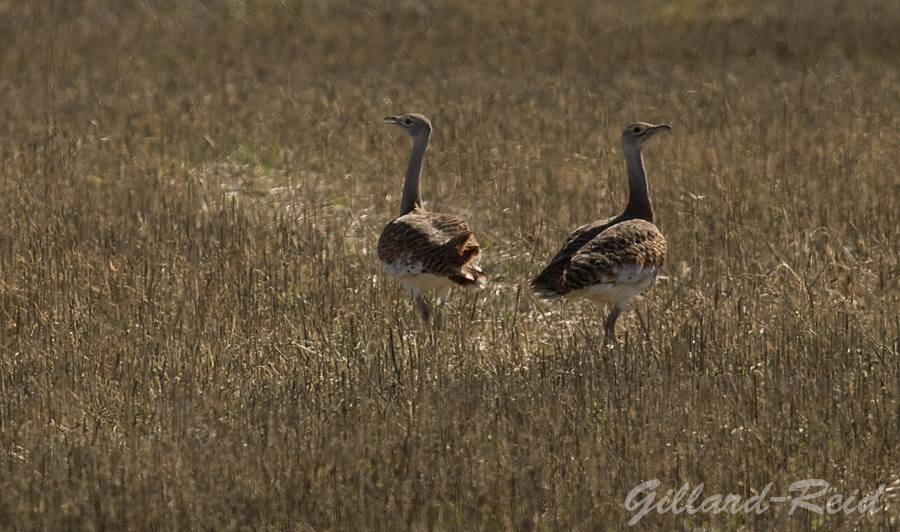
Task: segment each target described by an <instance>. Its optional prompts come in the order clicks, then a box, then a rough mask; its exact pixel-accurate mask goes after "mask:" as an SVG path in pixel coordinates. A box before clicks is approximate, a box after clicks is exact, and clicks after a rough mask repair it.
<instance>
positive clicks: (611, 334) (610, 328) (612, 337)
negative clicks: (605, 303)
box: [606, 305, 622, 346]
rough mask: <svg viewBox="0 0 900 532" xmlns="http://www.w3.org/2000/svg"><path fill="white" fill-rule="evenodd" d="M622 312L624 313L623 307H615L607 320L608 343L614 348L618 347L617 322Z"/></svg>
mask: <svg viewBox="0 0 900 532" xmlns="http://www.w3.org/2000/svg"><path fill="white" fill-rule="evenodd" d="M620 312H622V307H620V306H619V305H615V306H613V308H612V310H610V311H609V316H607V318H606V342H607V343H608V344H610V345H613V346H615V345H617V342H616V320H617V319H618V318H619V313H620Z"/></svg>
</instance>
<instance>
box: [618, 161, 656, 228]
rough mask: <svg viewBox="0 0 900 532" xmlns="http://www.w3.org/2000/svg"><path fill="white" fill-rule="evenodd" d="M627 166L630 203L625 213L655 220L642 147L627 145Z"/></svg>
mask: <svg viewBox="0 0 900 532" xmlns="http://www.w3.org/2000/svg"><path fill="white" fill-rule="evenodd" d="M625 166H626V169H627V171H628V205H627V206H626V207H625V213H624V214H625V215H626V216H633V217H635V218H641V219H643V220H647V221H648V222H653V206H651V205H650V191H649V190H648V188H647V174H646V173H645V172H644V159H643V157H642V156H641V150H640V148H637V147H636V146H625Z"/></svg>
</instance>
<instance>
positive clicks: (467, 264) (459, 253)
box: [441, 231, 487, 286]
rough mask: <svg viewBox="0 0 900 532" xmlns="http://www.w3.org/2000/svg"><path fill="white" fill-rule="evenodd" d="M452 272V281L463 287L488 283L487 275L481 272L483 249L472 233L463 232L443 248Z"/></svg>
mask: <svg viewBox="0 0 900 532" xmlns="http://www.w3.org/2000/svg"><path fill="white" fill-rule="evenodd" d="M441 251H442V253H443V254H444V256H445V257H446V258H447V263H448V264H449V265H450V269H451V271H452V273H451V275H450V276H449V277H450V280H452V281H453V282H455V283H458V284H461V285H469V284H475V285H479V286H481V285H483V284H485V283H487V275H486V274H485V273H484V272H483V271H481V268H480V267H479V266H478V261H479V260H480V259H481V248H480V247H478V241H477V240H476V239H475V235H474V234H473V233H472V231H463V232H461V233H459V234H458V235H456V236H454V237H453V238H451V239H450V240H448V241H447V243H446V244H444V245H443V246H441Z"/></svg>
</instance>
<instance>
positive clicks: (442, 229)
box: [378, 211, 487, 285]
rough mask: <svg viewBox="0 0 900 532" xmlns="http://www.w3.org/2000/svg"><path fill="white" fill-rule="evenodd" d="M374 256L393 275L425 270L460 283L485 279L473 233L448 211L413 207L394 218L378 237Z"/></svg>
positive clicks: (477, 281) (403, 275)
mask: <svg viewBox="0 0 900 532" xmlns="http://www.w3.org/2000/svg"><path fill="white" fill-rule="evenodd" d="M378 259H379V261H381V264H382V267H384V269H385V270H386V271H387V272H388V273H389V274H391V275H393V276H394V277H405V276H408V275H419V274H423V273H429V274H432V275H437V276H441V277H446V278H448V279H450V280H451V281H453V282H455V283H457V284H461V285H467V284H473V283H483V282H485V281H486V280H487V277H486V276H485V274H484V273H483V272H482V271H481V268H479V267H478V261H479V260H480V259H481V248H480V247H479V246H478V241H477V240H476V239H475V235H474V234H473V233H472V231H470V230H469V227H468V225H466V222H464V221H463V220H460V219H459V218H456V217H454V216H451V215H448V214H437V213H431V212H422V211H413V212H411V213H409V214H405V215H403V216H400V217H399V218H396V219H394V220H393V221H392V222H391V223H389V224H388V225H387V227H385V228H384V231H383V232H382V233H381V237H380V238H379V239H378Z"/></svg>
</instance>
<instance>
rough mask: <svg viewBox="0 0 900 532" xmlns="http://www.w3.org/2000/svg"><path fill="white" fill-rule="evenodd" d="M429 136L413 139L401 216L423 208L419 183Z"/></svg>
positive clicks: (401, 203)
mask: <svg viewBox="0 0 900 532" xmlns="http://www.w3.org/2000/svg"><path fill="white" fill-rule="evenodd" d="M429 136H430V135H429V134H428V133H425V134H423V135H419V136H418V137H413V148H412V155H410V157H409V166H407V168H406V181H404V183H403V197H402V198H401V199H400V216H403V215H404V214H408V213H410V212H412V211H414V210H416V209H421V208H422V197H421V196H420V194H419V181H420V179H421V177H422V163H423V162H424V160H425V150H426V149H428V138H429Z"/></svg>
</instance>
